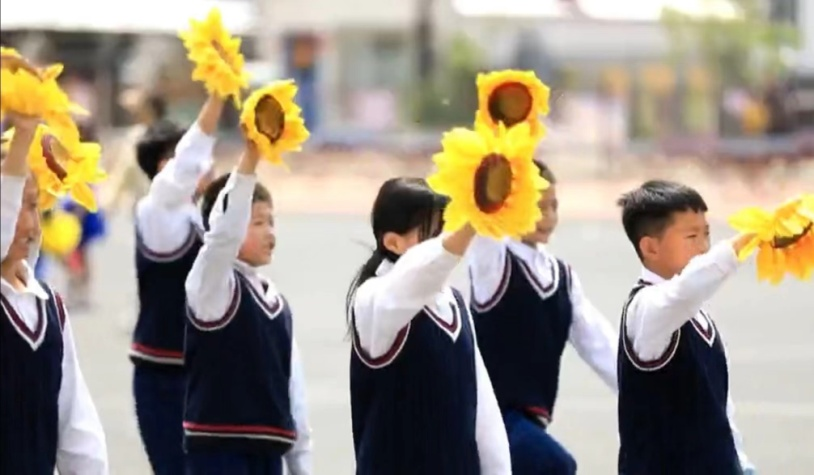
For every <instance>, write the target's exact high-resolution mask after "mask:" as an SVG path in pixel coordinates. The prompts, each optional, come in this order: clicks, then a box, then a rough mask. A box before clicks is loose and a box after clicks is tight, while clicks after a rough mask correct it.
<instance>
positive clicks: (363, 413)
mask: <svg viewBox="0 0 814 475" xmlns="http://www.w3.org/2000/svg"><path fill="white" fill-rule="evenodd" d="M454 294H455V301H454V302H451V303H450V305H451V306H452V310H453V314H454V319H453V322H452V324H447V323H445V322H444V321H443V320H440V318H439V317H437V316H436V314H435V313H434V312H433V310H431V309H430V308H428V307H425V308H424V309H423V310H422V311H421V312H419V313H418V314H417V315H416V316H415V318H413V320H412V321H411V322H410V324H408V325H407V326H406V327H404V329H402V330H401V332H400V333H399V335H398V337H397V338H396V341H395V343H394V344H393V346H392V348H391V350H390V351H389V352H388V353H386V354H385V355H383V356H381V357H379V358H371V357H369V356H368V355H367V354H366V353H365V351H364V350H363V349H362V348H361V347H359V346H358V344H357V343H356V342H357V341H358V335H357V334H356V329H355V327H354V328H353V340H354V345H353V348H354V349H353V351H352V352H351V363H350V385H351V418H352V422H353V445H354V449H355V452H356V474H357V475H384V474H387V475H417V474H427V475H429V474H444V475H478V474H479V473H480V459H479V457H478V447H477V443H476V440H475V420H476V413H477V398H478V396H477V376H476V372H475V341H474V338H473V335H472V329H471V327H470V323H469V316H468V313H467V309H466V304H465V303H464V301H463V298H462V297H461V295H460V294H459V293H458V292H457V291H454Z"/></svg>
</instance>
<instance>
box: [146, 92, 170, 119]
mask: <svg viewBox="0 0 814 475" xmlns="http://www.w3.org/2000/svg"><path fill="white" fill-rule="evenodd" d="M145 102H146V106H147V110H149V111H150V114H152V115H153V119H154V120H161V119H163V118H164V117H166V116H167V101H165V100H164V98H163V97H161V96H159V95H157V94H151V95H150V96H148V97H147V100H146V101H145Z"/></svg>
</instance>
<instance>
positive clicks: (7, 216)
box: [0, 175, 108, 475]
mask: <svg viewBox="0 0 814 475" xmlns="http://www.w3.org/2000/svg"><path fill="white" fill-rule="evenodd" d="M24 188H25V179H24V178H21V177H13V176H7V175H3V176H2V177H0V251H2V259H5V258H6V255H7V254H8V250H9V247H10V246H11V243H12V242H13V240H14V230H15V227H16V225H17V217H18V215H19V213H20V208H21V207H22V198H23V190H24ZM36 254H37V253H36V251H34V252H32V256H29V259H28V261H27V262H24V263H23V266H24V269H25V276H24V277H25V281H26V287H25V289H22V290H16V289H15V288H14V287H13V286H12V285H11V284H10V283H9V282H7V281H6V280H5V279H0V292H2V295H3V297H5V298H6V300H8V302H9V304H10V305H11V306H12V307H13V308H14V310H15V311H16V312H17V314H18V315H19V317H20V319H21V320H22V321H23V324H24V325H25V326H26V327H27V328H28V329H29V330H30V331H31V332H34V329H35V328H36V327H37V322H38V311H37V307H38V305H40V303H39V302H40V301H42V300H48V298H49V297H48V293H47V292H46V291H45V289H43V288H42V286H41V285H40V284H39V282H37V280H36V279H35V278H34V272H33V271H32V268H33V263H34V262H36ZM29 262H30V263H31V264H29ZM46 324H47V323H46ZM62 341H63V348H64V349H63V356H62V384H61V386H60V388H59V396H58V400H57V404H58V418H59V421H58V425H57V427H58V440H57V469H58V470H59V473H60V474H62V475H107V473H108V461H107V446H106V443H105V435H104V431H103V430H102V423H101V421H100V420H99V415H98V413H97V412H96V407H95V406H94V405H93V400H92V399H91V396H90V391H88V387H87V385H86V384H85V379H84V377H83V376H82V371H81V370H80V368H79V360H78V358H77V355H76V347H75V345H74V339H73V332H72V331H71V324H70V319H69V318H67V313H66V319H65V324H64V327H63V330H62ZM0 390H3V391H25V388H12V387H9V386H6V385H5V384H3V382H0Z"/></svg>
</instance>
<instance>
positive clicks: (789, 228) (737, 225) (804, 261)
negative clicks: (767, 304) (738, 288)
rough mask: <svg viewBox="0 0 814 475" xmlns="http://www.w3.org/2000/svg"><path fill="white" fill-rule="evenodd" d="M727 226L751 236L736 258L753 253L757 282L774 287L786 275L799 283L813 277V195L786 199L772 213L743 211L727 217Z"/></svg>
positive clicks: (754, 209) (750, 208) (753, 210)
mask: <svg viewBox="0 0 814 475" xmlns="http://www.w3.org/2000/svg"><path fill="white" fill-rule="evenodd" d="M729 224H730V225H731V226H732V227H733V228H734V229H735V230H737V231H739V232H742V233H752V234H754V235H755V237H754V238H753V239H752V241H751V242H750V243H749V244H748V245H747V246H745V247H744V249H743V250H742V251H741V252H740V254H739V256H738V257H739V258H740V259H741V260H743V259H746V258H747V257H748V256H749V255H750V254H751V253H752V252H754V251H755V250H757V273H758V279H760V280H768V281H769V282H770V283H772V284H778V283H780V282H781V281H782V280H783V277H784V275H785V274H786V273H789V274H791V275H792V276H794V277H796V278H797V279H800V280H808V279H810V278H811V275H812V274H814V194H812V193H806V194H803V195H801V196H799V197H796V198H793V199H790V200H787V201H786V202H784V203H783V204H781V205H780V206H778V207H777V208H776V209H775V210H774V211H773V212H769V211H766V210H764V209H762V208H757V207H749V208H745V209H743V210H741V211H739V212H737V213H735V214H733V215H732V216H730V218H729Z"/></svg>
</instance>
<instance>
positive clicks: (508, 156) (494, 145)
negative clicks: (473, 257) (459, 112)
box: [427, 124, 545, 238]
mask: <svg viewBox="0 0 814 475" xmlns="http://www.w3.org/2000/svg"><path fill="white" fill-rule="evenodd" d="M524 127H526V133H522V130H523V129H522V127H521V129H520V131H519V132H518V133H511V134H510V133H508V132H507V131H506V128H505V127H504V126H502V125H500V124H498V127H497V129H496V133H493V132H492V129H490V128H484V127H476V130H475V131H472V130H466V129H453V130H451V131H449V132H447V133H446V134H444V137H443V139H442V142H441V146H442V151H441V152H439V153H437V154H435V155H434V156H433V161H434V162H435V165H436V171H435V172H434V173H433V174H432V175H431V176H429V177H428V178H427V182H428V184H429V186H430V187H431V188H432V189H433V190H435V191H436V192H437V193H440V194H443V195H446V196H448V197H449V198H450V203H449V205H448V206H447V208H446V210H445V212H444V229H445V230H446V231H454V230H456V229H460V228H461V227H462V226H464V225H465V224H466V223H470V224H471V225H472V227H473V228H474V229H475V230H476V231H477V232H478V233H479V234H481V235H483V236H488V237H493V238H502V237H504V236H509V237H515V238H517V237H520V236H523V235H525V234H527V233H529V232H530V231H532V230H533V229H534V226H535V224H536V222H537V221H538V220H539V219H540V217H541V213H540V209H539V207H538V206H537V203H538V201H539V199H540V189H541V188H542V187H544V186H545V181H544V180H542V179H541V178H540V176H539V172H538V170H537V168H536V167H535V166H534V164H533V162H532V158H533V155H532V152H533V150H534V146H533V145H530V144H535V143H536V139H535V138H534V137H533V136H532V135H530V134H529V133H528V126H527V125H526V126H524Z"/></svg>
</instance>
